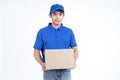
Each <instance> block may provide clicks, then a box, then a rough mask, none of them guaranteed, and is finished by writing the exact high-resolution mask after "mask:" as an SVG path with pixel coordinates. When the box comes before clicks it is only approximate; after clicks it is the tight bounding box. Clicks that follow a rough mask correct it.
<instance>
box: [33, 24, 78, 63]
mask: <svg viewBox="0 0 120 80" xmlns="http://www.w3.org/2000/svg"><path fill="white" fill-rule="evenodd" d="M76 46H77V44H76V40H75V37H74V33H73V31H72V30H71V29H70V28H67V27H65V26H63V24H62V25H61V26H60V27H59V28H57V29H56V28H54V27H52V26H51V23H49V24H48V26H47V27H44V28H42V29H40V30H39V31H38V33H37V36H36V41H35V44H34V49H37V50H41V52H42V59H43V61H45V56H44V51H45V49H69V48H72V47H76Z"/></svg>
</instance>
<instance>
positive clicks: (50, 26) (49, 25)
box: [48, 23, 63, 30]
mask: <svg viewBox="0 0 120 80" xmlns="http://www.w3.org/2000/svg"><path fill="white" fill-rule="evenodd" d="M51 24H52V23H49V24H48V27H49V28H50V29H53V30H61V29H62V28H63V24H61V26H60V27H59V28H57V29H56V28H54V27H53V26H52V25H51Z"/></svg>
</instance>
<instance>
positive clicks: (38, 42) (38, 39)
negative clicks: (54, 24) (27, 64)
mask: <svg viewBox="0 0 120 80" xmlns="http://www.w3.org/2000/svg"><path fill="white" fill-rule="evenodd" d="M42 46H43V41H42V33H41V31H39V32H38V33H37V36H36V40H35V43H34V46H33V48H34V49H37V50H41V49H42Z"/></svg>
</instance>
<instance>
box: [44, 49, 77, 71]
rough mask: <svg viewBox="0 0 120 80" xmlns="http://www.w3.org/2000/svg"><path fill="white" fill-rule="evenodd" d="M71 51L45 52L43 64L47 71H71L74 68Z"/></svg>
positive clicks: (53, 50) (51, 50)
mask: <svg viewBox="0 0 120 80" xmlns="http://www.w3.org/2000/svg"><path fill="white" fill-rule="evenodd" d="M74 62H75V59H74V50H73V49H49V50H45V64H46V69H47V70H52V69H71V68H74V67H75V65H74V64H75V63H74Z"/></svg>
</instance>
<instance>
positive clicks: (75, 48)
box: [73, 47, 79, 67]
mask: <svg viewBox="0 0 120 80" xmlns="http://www.w3.org/2000/svg"><path fill="white" fill-rule="evenodd" d="M73 49H74V58H75V67H76V61H77V58H78V56H79V52H78V49H77V47H73Z"/></svg>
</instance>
